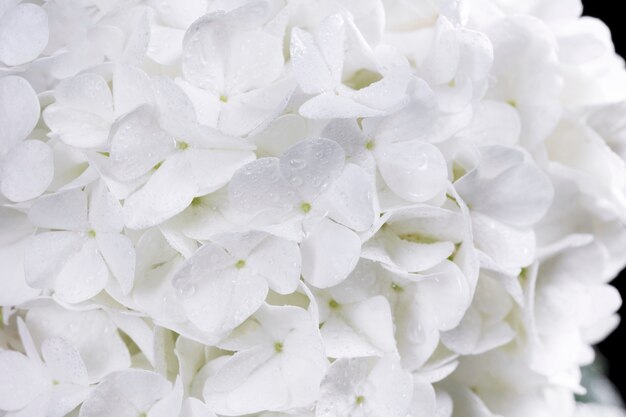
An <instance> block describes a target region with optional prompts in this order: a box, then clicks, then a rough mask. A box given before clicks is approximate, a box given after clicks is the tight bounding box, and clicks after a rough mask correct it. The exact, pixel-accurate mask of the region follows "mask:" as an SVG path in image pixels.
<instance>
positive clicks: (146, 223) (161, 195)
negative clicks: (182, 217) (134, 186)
mask: <svg viewBox="0 0 626 417" xmlns="http://www.w3.org/2000/svg"><path fill="white" fill-rule="evenodd" d="M197 193H198V185H197V184H196V181H195V179H194V174H193V171H192V169H191V166H190V165H189V162H188V161H187V157H186V156H185V154H184V153H178V154H175V155H173V156H171V157H169V158H167V159H166V160H165V162H163V164H162V165H161V167H159V169H157V170H156V172H155V173H154V174H152V177H151V178H150V180H148V182H147V183H146V185H144V186H143V188H141V189H140V190H138V191H137V192H135V193H134V194H132V195H131V196H130V197H128V198H127V199H126V201H125V202H124V220H125V223H126V226H127V227H128V228H131V229H145V228H146V227H150V226H154V225H156V224H159V223H161V222H163V221H165V220H167V219H169V218H170V217H173V216H175V215H176V214H178V213H180V212H181V211H183V210H184V209H185V208H186V207H187V206H188V205H189V204H190V203H191V200H193V198H194V197H195V196H196V195H197Z"/></svg>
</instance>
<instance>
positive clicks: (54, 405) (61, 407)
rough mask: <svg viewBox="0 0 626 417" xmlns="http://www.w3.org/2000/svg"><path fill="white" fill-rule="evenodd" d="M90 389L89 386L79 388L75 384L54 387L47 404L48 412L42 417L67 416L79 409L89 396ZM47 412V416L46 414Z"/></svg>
mask: <svg viewBox="0 0 626 417" xmlns="http://www.w3.org/2000/svg"><path fill="white" fill-rule="evenodd" d="M89 392H90V389H89V387H88V386H77V385H74V384H57V385H53V386H52V390H51V392H50V400H49V401H48V403H47V404H46V405H47V407H46V409H47V410H44V411H43V413H42V415H46V417H61V416H66V415H67V414H69V413H70V412H71V411H72V410H74V409H75V408H76V407H78V406H79V405H80V404H81V403H82V402H83V401H85V399H86V398H87V396H89ZM46 412H47V414H45V413H46Z"/></svg>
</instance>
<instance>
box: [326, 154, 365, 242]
mask: <svg viewBox="0 0 626 417" xmlns="http://www.w3.org/2000/svg"><path fill="white" fill-rule="evenodd" d="M374 192H375V190H374V180H373V178H371V177H370V176H369V175H368V174H367V172H365V170H364V169H363V168H361V167H359V166H357V165H354V164H347V165H346V168H345V169H344V171H343V173H342V174H341V176H340V177H339V178H338V179H337V180H336V181H335V182H334V183H333V185H332V187H331V188H330V190H329V191H328V193H327V194H326V195H325V206H326V207H327V208H328V210H329V211H328V215H329V217H330V218H332V219H333V220H335V221H336V222H338V223H341V224H343V225H344V226H347V227H349V228H351V229H353V230H356V231H359V232H362V231H365V230H367V229H369V228H370V227H371V226H372V224H373V223H374V219H375V216H376V213H375V211H374V201H373V200H374Z"/></svg>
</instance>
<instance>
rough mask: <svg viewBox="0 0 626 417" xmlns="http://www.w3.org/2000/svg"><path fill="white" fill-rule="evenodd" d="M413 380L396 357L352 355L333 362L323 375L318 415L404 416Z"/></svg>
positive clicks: (331, 416)
mask: <svg viewBox="0 0 626 417" xmlns="http://www.w3.org/2000/svg"><path fill="white" fill-rule="evenodd" d="M412 392H413V379H412V377H411V374H410V373H409V372H407V371H405V370H403V369H402V368H401V366H400V364H399V363H397V359H392V358H380V359H372V358H355V359H339V360H337V361H335V362H334V363H333V364H332V365H331V367H330V369H329V370H328V373H327V374H326V376H325V377H324V380H323V381H322V386H321V396H320V399H319V401H318V403H317V407H316V416H317V417H340V416H341V417H344V416H356V415H362V416H367V417H374V416H383V415H384V416H389V417H401V416H405V415H406V414H407V412H408V410H409V406H410V402H411V394H412Z"/></svg>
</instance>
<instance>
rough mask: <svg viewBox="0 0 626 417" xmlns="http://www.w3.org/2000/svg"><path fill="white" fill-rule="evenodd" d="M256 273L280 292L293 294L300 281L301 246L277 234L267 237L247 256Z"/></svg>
mask: <svg viewBox="0 0 626 417" xmlns="http://www.w3.org/2000/svg"><path fill="white" fill-rule="evenodd" d="M246 265H249V267H250V268H251V269H253V270H254V272H255V273H257V274H259V275H261V276H262V277H263V278H265V279H266V280H267V282H268V284H269V287H270V288H271V289H272V290H273V291H275V292H277V293H279V294H291V293H293V292H294V291H295V290H296V288H298V284H299V282H300V265H301V259H300V248H299V247H298V245H297V244H296V243H295V242H291V241H289V240H286V239H281V238H278V237H275V236H271V235H270V236H268V237H266V238H265V239H264V240H263V241H262V242H261V243H260V244H259V245H258V246H257V247H256V248H254V250H253V251H252V252H251V253H250V255H249V256H248V257H247V260H246Z"/></svg>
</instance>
